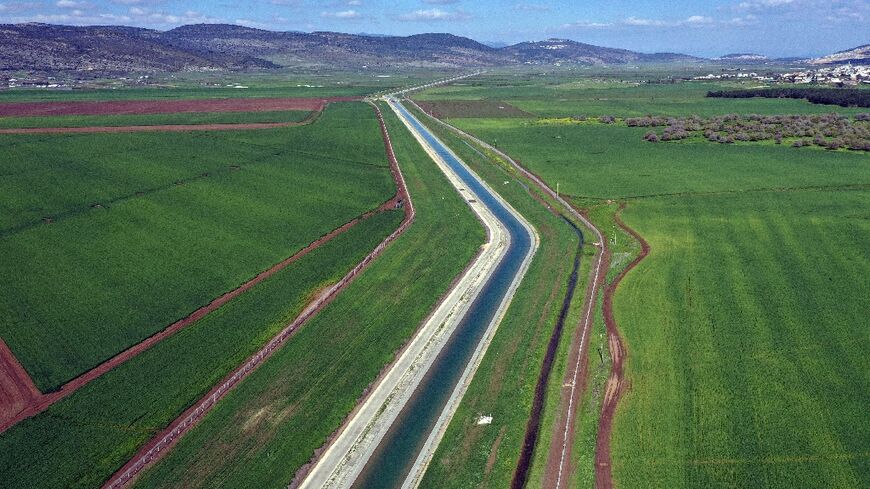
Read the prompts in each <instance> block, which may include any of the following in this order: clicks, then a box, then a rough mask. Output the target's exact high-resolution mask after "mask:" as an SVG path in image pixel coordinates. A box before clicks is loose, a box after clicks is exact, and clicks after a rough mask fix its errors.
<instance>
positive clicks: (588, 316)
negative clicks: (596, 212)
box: [544, 209, 610, 488]
mask: <svg viewBox="0 0 870 489" xmlns="http://www.w3.org/2000/svg"><path fill="white" fill-rule="evenodd" d="M575 211H576V212H578V213H579V212H580V211H579V210H576V209H575ZM599 245H600V248H601V251H600V252H599V253H598V260H597V261H595V262H593V264H592V266H591V267H590V269H589V283H591V284H601V283H604V280H605V278H606V276H607V269H608V267H609V264H610V250H609V249H608V248H607V244H606V242H605V243H600V244H599ZM596 270H597V272H598V274H597V276H596ZM597 298H598V288H597V287H594V286H593V287H588V288H587V289H586V297H585V299H584V302H583V309H582V311H583V316H582V318H581V321H582V327H580V328H577V329H576V330H575V332H574V338H572V341H571V347H570V348H569V350H568V351H569V353H568V363H567V365H569V368H567V369H566V370H565V377H564V378H563V380H562V386H561V387H562V391H563V393H562V396H561V399H560V403H559V407H558V411H557V412H556V421H555V423H554V424H553V426H554V427H555V430H556V431H555V432H554V433H553V437H552V438H551V440H550V447H549V450H548V454H547V465H546V468H545V472H544V487H558V488H561V487H567V482H568V481H567V480H565V477H566V476H567V474H570V473H571V467H570V464H571V458H572V457H571V455H570V454H571V451H572V448H573V447H574V439H575V436H576V433H575V425H576V421H577V417H576V416H574V413H573V412H572V411H575V410H576V409H577V407H578V406H580V403H581V400H582V398H583V394H584V393H585V392H586V383H587V378H588V363H589V354H588V353H589V352H588V350H589V340H590V335H591V333H592V325H593V324H594V322H595V317H594V314H593V311H594V308H595V301H596V300H597ZM572 366H573V367H575V368H572ZM577 366H579V370H577V368H576V367H577ZM575 383H576V387H575V389H574V390H573V395H572V391H571V390H570V389H571V387H572V386H574V384H575ZM563 450H564V453H565V455H564V456H563ZM565 464H567V466H566V465H565Z"/></svg>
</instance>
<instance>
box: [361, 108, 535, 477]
mask: <svg viewBox="0 0 870 489" xmlns="http://www.w3.org/2000/svg"><path fill="white" fill-rule="evenodd" d="M397 106H398V108H399V110H400V112H401V113H402V115H403V116H404V117H405V118H406V119H407V120H408V121H409V122H410V123H411V124H412V125H413V126H414V127H415V128H416V129H417V130H418V131H419V132H420V134H421V135H422V136H423V138H424V139H425V140H426V141H427V142H428V143H429V144H430V145H431V146H432V148H433V149H434V150H435V152H436V153H437V154H438V155H439V156H440V157H441V158H443V159H444V161H445V162H446V163H447V165H448V166H449V167H450V168H451V169H452V170H453V171H454V172H455V173H456V174H457V175H458V176H459V178H460V179H461V180H462V182H463V183H464V184H465V185H466V187H467V188H469V189H471V190H472V191H474V193H475V194H477V196H478V198H479V199H480V202H481V203H482V204H484V205H485V206H486V207H487V208H488V209H489V210H490V212H492V213H493V215H495V217H496V218H497V219H498V220H499V221H501V223H502V224H503V225H504V226H505V228H507V230H508V233H509V234H510V239H511V242H510V246H509V247H508V250H507V253H506V254H505V256H504V257H503V258H502V260H501V261H500V262H499V264H498V265H497V266H496V268H495V270H494V272H493V274H492V275H491V276H490V277H489V279H488V280H487V282H486V284H485V285H484V286H483V289H482V290H481V291H480V294H479V295H478V296H477V298H476V299H475V300H474V301H473V302H472V303H471V306H470V307H469V309H468V312H467V313H466V314H465V317H463V318H462V320H461V321H460V322H459V324H458V325H457V327H456V330H455V331H454V332H453V334H452V336H451V337H450V339H449V340H448V341H447V343H446V344H445V345H444V349H443V350H441V352H440V353H439V354H438V356H437V357H436V358H435V361H434V363H433V364H432V366H431V367H430V369H429V371H428V372H427V373H426V375H425V376H424V377H423V379H422V381H421V382H420V384H419V385H418V386H417V388H416V389H415V391H414V393H413V394H412V396H411V398H410V399H409V400H408V402H407V404H405V406H404V407H403V408H402V410H401V411H400V413H399V415H398V417H397V418H396V420H395V421H394V422H393V425H392V426H391V427H390V429H389V430H388V431H387V433H386V434H385V435H384V438H383V439H382V440H381V442H380V444H379V445H378V447H377V448H376V449H375V451H374V453H373V454H372V456H371V458H370V459H369V461H368V463H367V464H366V466H365V468H363V470H362V472H361V473H360V474H359V476H358V477H357V479H356V481H355V482H354V484H353V486H352V487H354V488H357V489H376V488H397V487H401V485H402V484H403V483H404V481H405V478H406V477H407V476H408V474H409V472H410V471H411V469H412V468H413V466H414V462H415V461H416V459H417V456H418V455H419V453H420V450H421V449H422V448H423V445H424V444H425V443H426V440H427V438H428V437H429V434H430V433H431V431H432V428H433V427H434V426H435V423H436V421H437V420H438V418H439V416H440V415H441V412H442V411H443V410H444V407H445V405H446V404H447V401H448V400H449V399H450V396H451V394H452V393H453V390H454V389H455V388H456V385H457V383H458V382H459V379H460V378H461V377H462V374H463V372H464V371H465V368H466V366H467V365H468V362H469V361H470V359H471V357H472V355H473V353H474V351H475V349H476V348H477V345H478V343H480V341H481V339H482V337H483V334H484V332H485V331H486V330H487V327H488V326H489V324H490V323H491V322H492V320H493V318H494V317H495V315H496V313H497V311H498V309H499V306H500V305H501V303H502V300H503V299H504V297H505V295H506V294H507V293H508V290H509V288H510V286H511V283H512V282H513V280H514V278H515V277H516V276H517V274H518V273H519V272H520V269H521V267H522V264H523V261H524V259H525V257H526V256H527V254H528V253H529V251H530V250H531V248H532V237H531V236H530V235H529V233H528V231H527V230H526V228H525V227H524V226H523V225H522V223H521V222H520V221H519V220H518V219H517V218H516V217H514V215H513V214H511V212H510V211H509V210H508V209H507V208H506V207H505V206H504V204H502V203H501V201H499V200H498V199H497V198H496V197H495V196H494V195H493V194H492V193H491V192H490V191H489V190H488V189H487V188H486V187H485V186H484V185H483V184H482V183H481V182H480V181H479V180H478V179H477V177H476V176H474V175H472V173H471V172H470V171H469V170H468V169H467V168H466V167H465V165H463V164H462V163H461V162H460V161H459V160H458V159H457V158H456V157H455V156H453V154H452V153H451V152H450V151H449V150H448V149H447V147H446V146H444V144H443V143H441V141H439V140H438V139H437V138H436V137H435V136H434V135H433V134H432V133H431V132H429V130H428V129H427V128H426V127H425V126H423V125H422V124H421V123H420V122H419V121H418V120H417V119H416V118H415V117H414V116H412V115H411V114H410V113H409V112H408V111H407V110H406V109H405V108H404V107H403V106H402V105H401V104H398V103H397Z"/></svg>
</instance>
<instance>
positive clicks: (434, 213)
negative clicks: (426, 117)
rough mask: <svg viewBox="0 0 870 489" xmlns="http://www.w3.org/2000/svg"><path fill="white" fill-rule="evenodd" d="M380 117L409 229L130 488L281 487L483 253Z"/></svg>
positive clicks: (447, 195)
mask: <svg viewBox="0 0 870 489" xmlns="http://www.w3.org/2000/svg"><path fill="white" fill-rule="evenodd" d="M382 110H383V111H384V116H385V119H386V121H387V123H388V126H389V127H390V130H391V136H392V141H393V144H394V147H395V151H396V156H397V158H398V161H399V164H400V165H401V166H402V170H403V173H404V175H405V177H406V180H407V184H408V188H409V191H410V193H411V196H412V198H413V200H414V205H415V207H416V209H417V219H416V221H415V222H414V224H413V225H412V226H411V228H410V229H409V230H408V231H407V232H406V233H405V234H404V235H403V236H401V237H400V238H399V239H397V240H396V241H395V242H394V243H393V244H392V245H390V247H389V248H387V249H386V250H385V252H384V253H383V255H382V256H381V257H380V258H378V260H377V261H375V262H374V263H373V264H372V265H371V266H370V268H368V269H367V270H366V271H365V273H363V274H362V275H361V276H360V277H359V278H358V279H357V280H356V281H355V282H354V283H352V284H351V285H350V286H349V287H348V288H347V289H346V290H345V291H344V292H342V294H341V295H340V296H338V297H337V298H336V299H335V301H334V302H332V303H331V304H330V305H329V306H328V307H327V308H326V309H324V310H323V311H322V312H321V313H320V314H319V315H318V316H317V317H315V318H313V319H312V320H311V321H310V322H309V323H308V324H307V325H306V326H305V328H304V329H303V330H301V331H300V332H299V333H298V334H297V335H296V336H295V337H294V338H293V340H292V341H291V342H290V343H288V344H287V345H286V346H285V347H284V348H283V349H282V350H280V351H279V352H277V353H276V354H275V356H274V357H272V358H271V359H270V360H269V361H268V362H267V363H266V364H264V365H263V366H262V367H261V368H260V369H259V370H257V371H256V372H255V373H254V374H253V375H252V376H251V377H250V378H249V379H248V380H246V381H245V382H244V383H243V384H242V385H240V386H239V388H238V389H237V390H235V391H234V392H232V393H231V394H229V395H228V396H227V398H226V399H225V400H224V401H223V402H222V403H221V404H220V405H218V407H217V408H216V409H215V410H214V411H213V412H212V413H211V414H210V415H209V416H208V417H207V418H206V419H205V420H204V421H203V422H202V423H201V424H200V425H199V426H198V427H197V428H195V429H194V430H193V431H192V432H191V433H190V434H188V435H187V436H186V437H185V438H183V439H182V440H181V442H180V443H179V444H178V446H177V447H176V448H175V449H174V450H173V451H172V452H171V453H170V454H169V455H168V456H167V457H166V458H165V459H164V460H163V461H162V462H160V463H159V464H158V465H157V466H156V467H154V468H153V469H152V470H149V471H148V472H147V473H146V474H145V475H144V476H143V477H142V478H141V479H140V482H139V484H138V487H188V488H191V487H209V488H211V487H286V486H287V484H288V483H289V482H290V481H291V479H292V478H293V476H294V474H295V473H296V471H297V470H298V469H299V467H301V466H302V465H303V464H305V463H306V462H307V461H308V460H309V459H310V458H311V457H312V455H313V454H314V451H315V449H317V448H319V447H321V446H322V445H323V444H324V443H325V441H326V438H327V437H328V436H329V435H330V434H331V433H332V432H333V431H335V430H336V429H337V428H338V427H339V426H340V424H341V422H342V420H343V419H344V418H345V417H346V416H347V414H348V413H349V412H350V410H351V409H353V407H354V406H355V405H356V402H357V399H358V398H359V397H360V396H361V395H362V394H363V391H364V390H365V389H366V387H367V386H368V385H369V384H370V383H371V382H372V381H373V380H374V379H375V378H376V377H377V375H378V373H379V372H380V371H381V369H382V368H383V367H384V366H385V365H387V364H388V363H389V362H391V361H392V360H393V358H394V356H395V352H397V351H398V350H399V349H400V348H401V346H402V345H403V344H404V343H405V342H406V341H407V340H408V338H410V336H411V335H412V334H413V333H414V332H415V331H416V329H417V327H418V326H419V325H420V323H421V322H422V321H423V319H424V318H425V317H426V315H427V314H428V313H429V311H430V310H431V309H432V308H433V307H434V306H435V303H436V301H437V299H438V297H439V295H441V294H442V293H444V292H446V291H447V289H448V287H449V285H450V283H451V281H452V280H453V279H454V277H456V276H457V275H458V274H459V273H460V272H461V271H462V270H463V269H464V267H465V266H466V264H467V263H468V262H469V261H470V260H471V259H472V257H473V256H474V254H475V253H476V252H477V250H478V248H479V246H480V244H482V243H483V242H484V240H485V236H484V233H483V229H482V227H481V226H480V224H479V223H478V221H477V220H476V219H475V217H474V215H473V214H472V213H471V211H470V209H469V208H468V207H467V205H466V204H465V202H464V201H463V199H462V198H461V197H460V196H459V195H458V193H457V192H456V190H455V189H453V187H451V186H450V184H449V183H448V181H447V179H446V177H444V176H443V174H442V173H441V172H440V170H439V169H438V167H437V166H436V165H435V163H434V162H432V160H431V159H429V158H428V156H427V155H426V154H425V153H424V152H423V151H422V149H421V148H420V146H419V145H418V144H417V142H416V140H414V139H413V138H412V137H411V135H410V134H409V133H408V132H407V130H406V129H405V128H404V126H403V125H401V123H400V122H399V121H398V119H397V118H396V116H395V115H393V114H392V112H391V111H390V109H389V108H388V107H387V106H386V105H383V106H382ZM412 278H413V279H412ZM325 352H328V354H326V353H325Z"/></svg>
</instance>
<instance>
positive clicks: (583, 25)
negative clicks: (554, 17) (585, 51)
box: [562, 20, 614, 29]
mask: <svg viewBox="0 0 870 489" xmlns="http://www.w3.org/2000/svg"><path fill="white" fill-rule="evenodd" d="M613 25H614V24H613V22H589V21H586V20H580V21H577V22H569V23H567V24H562V29H601V28H605V27H613Z"/></svg>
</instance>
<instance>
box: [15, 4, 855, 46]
mask: <svg viewBox="0 0 870 489" xmlns="http://www.w3.org/2000/svg"><path fill="white" fill-rule="evenodd" d="M19 22H44V23H52V24H69V25H97V24H98V25H109V24H111V25H118V24H120V25H131V26H140V27H149V28H155V29H161V30H165V29H171V28H173V27H176V26H179V25H183V24H194V23H229V24H239V25H244V26H249V27H256V28H262V29H270V30H278V31H305V32H310V31H338V32H349V33H369V34H389V35H408V34H418V33H423V32H449V33H452V34H456V35H462V36H468V37H471V38H473V39H476V40H478V41H481V42H488V43H515V42H520V41H534V40H543V39H548V38H566V39H573V40H575V41H581V42H587V43H591V44H598V45H601V46H608V47H619V48H625V49H633V50H637V51H642V52H663V51H668V52H681V53H686V54H692V55H697V56H719V55H723V54H728V53H759V54H765V55H768V56H777V57H781V56H816V55H822V54H829V53H831V52H834V51H839V50H843V49H848V48H852V47H855V46H858V45H862V44H867V43H870V0H720V1H712V0H708V1H703V0H669V1H651V0H586V1H583V0H556V1H543V0H320V1H317V0H210V1H209V0H0V23H19Z"/></svg>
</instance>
